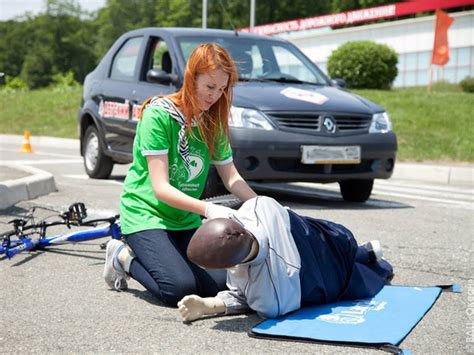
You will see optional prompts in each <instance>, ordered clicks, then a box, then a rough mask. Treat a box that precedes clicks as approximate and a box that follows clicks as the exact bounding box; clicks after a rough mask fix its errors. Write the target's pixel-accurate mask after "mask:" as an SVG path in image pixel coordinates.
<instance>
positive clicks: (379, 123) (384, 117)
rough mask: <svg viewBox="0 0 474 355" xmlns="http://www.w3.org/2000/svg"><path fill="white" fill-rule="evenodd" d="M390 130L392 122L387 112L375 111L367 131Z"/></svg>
mask: <svg viewBox="0 0 474 355" xmlns="http://www.w3.org/2000/svg"><path fill="white" fill-rule="evenodd" d="M391 130H392V122H391V121H390V117H389V116H388V113H387V112H380V113H376V114H374V115H373V116H372V123H371V124H370V128H369V133H387V132H390V131H391Z"/></svg>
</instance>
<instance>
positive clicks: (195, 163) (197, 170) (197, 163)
mask: <svg viewBox="0 0 474 355" xmlns="http://www.w3.org/2000/svg"><path fill="white" fill-rule="evenodd" d="M203 170H204V162H203V159H202V158H201V157H200V156H198V155H191V156H190V157H189V171H188V179H187V180H186V181H187V182H191V181H192V180H194V179H196V178H198V177H199V176H200V175H201V174H202V172H203Z"/></svg>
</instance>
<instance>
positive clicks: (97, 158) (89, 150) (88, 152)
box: [82, 126, 114, 179]
mask: <svg viewBox="0 0 474 355" xmlns="http://www.w3.org/2000/svg"><path fill="white" fill-rule="evenodd" d="M103 146H104V145H103V143H102V141H101V139H100V136H99V132H98V131H97V128H96V127H95V126H89V127H88V128H87V130H86V133H85V134H84V140H83V144H82V147H83V148H82V149H83V157H84V168H85V170H86V173H87V175H89V176H90V177H91V178H93V179H107V178H109V177H110V174H111V173H112V169H113V167H114V162H113V160H112V159H111V158H110V157H108V156H107V155H105V154H104V149H103Z"/></svg>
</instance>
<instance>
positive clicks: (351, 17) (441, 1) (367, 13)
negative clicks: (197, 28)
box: [239, 0, 474, 35]
mask: <svg viewBox="0 0 474 355" xmlns="http://www.w3.org/2000/svg"><path fill="white" fill-rule="evenodd" d="M468 5H474V0H430V1H427V0H416V1H405V2H398V3H395V4H390V5H384V6H377V7H369V8H367V9H360V10H354V11H346V12H340V13H337V14H330V15H323V16H315V17H307V18H302V19H296V20H292V21H285V22H277V23H270V24H267V25H261V26H256V27H254V28H253V31H252V32H253V33H256V34H263V35H273V34H277V33H284V32H293V31H302V30H309V29H314V28H320V27H327V26H330V27H337V26H344V25H351V24H353V23H360V22H367V21H373V20H378V19H382V18H391V17H398V16H404V15H410V14H416V13H418V12H423V11H432V10H436V9H448V8H452V7H460V6H468ZM239 31H241V32H250V27H246V28H240V29H239Z"/></svg>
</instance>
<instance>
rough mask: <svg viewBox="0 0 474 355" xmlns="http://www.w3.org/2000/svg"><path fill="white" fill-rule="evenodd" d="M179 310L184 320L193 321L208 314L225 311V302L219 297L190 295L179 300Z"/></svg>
mask: <svg viewBox="0 0 474 355" xmlns="http://www.w3.org/2000/svg"><path fill="white" fill-rule="evenodd" d="M178 311H179V314H180V315H181V318H182V319H183V322H192V321H193V320H196V319H199V318H202V317H204V316H206V315H211V314H221V313H224V312H225V304H224V301H222V300H221V299H220V298H217V297H206V298H202V297H199V296H197V295H189V296H185V297H183V299H182V300H181V301H179V302H178Z"/></svg>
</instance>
